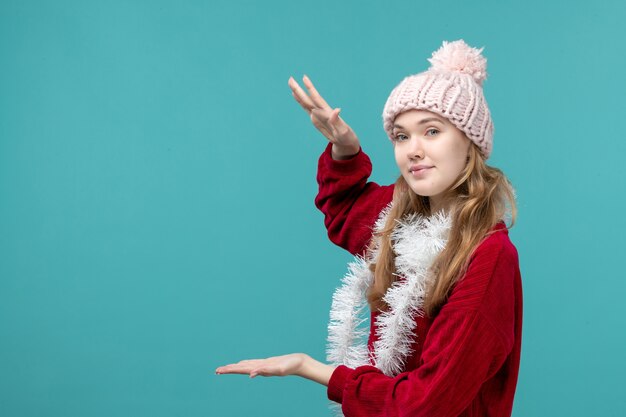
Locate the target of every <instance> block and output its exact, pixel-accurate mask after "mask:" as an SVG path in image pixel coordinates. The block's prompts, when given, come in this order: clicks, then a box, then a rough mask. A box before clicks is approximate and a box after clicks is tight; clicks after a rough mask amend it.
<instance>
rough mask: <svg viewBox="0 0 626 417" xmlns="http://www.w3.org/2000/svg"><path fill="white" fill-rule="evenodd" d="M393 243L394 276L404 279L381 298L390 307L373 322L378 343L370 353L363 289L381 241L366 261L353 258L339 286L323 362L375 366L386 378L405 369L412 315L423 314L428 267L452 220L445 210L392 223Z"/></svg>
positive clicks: (370, 278)
mask: <svg viewBox="0 0 626 417" xmlns="http://www.w3.org/2000/svg"><path fill="white" fill-rule="evenodd" d="M390 209H391V203H390V204H389V205H388V206H387V207H385V208H384V209H383V210H382V211H381V213H380V215H379V217H378V220H377V221H376V223H375V225H374V230H375V231H376V232H380V231H381V230H382V229H383V227H384V225H385V222H386V220H387V216H388V215H389V212H390ZM396 222H397V224H396V226H395V227H394V230H393V231H392V235H391V239H392V242H393V243H392V245H393V249H394V252H395V253H396V259H395V267H396V274H397V275H398V276H399V277H401V278H403V279H399V280H397V281H396V282H394V283H393V284H392V286H391V287H389V289H388V290H387V292H386V293H385V295H384V297H383V300H384V301H385V302H386V303H387V304H388V305H389V309H388V311H386V312H383V313H381V314H380V315H378V317H377V319H376V323H375V324H376V327H375V329H376V334H377V335H378V340H377V341H376V342H375V343H374V349H373V352H371V353H370V352H369V351H368V347H367V335H368V328H367V327H364V326H362V325H363V323H364V322H365V321H367V320H368V317H367V316H366V314H369V306H368V303H367V299H366V291H367V289H368V287H369V286H370V285H371V284H372V282H373V280H374V274H373V273H372V272H371V271H370V269H369V265H370V263H371V262H373V261H375V260H376V259H377V257H378V251H379V245H380V242H379V239H378V238H377V237H376V236H375V237H374V239H375V240H374V242H372V243H373V244H374V245H373V247H372V250H371V251H368V253H367V254H366V255H365V258H363V257H361V256H359V255H357V256H355V259H354V260H353V261H352V262H350V263H349V264H348V272H347V273H346V275H345V276H344V277H343V279H342V285H341V286H340V287H338V288H337V290H336V291H335V293H334V295H333V301H332V306H331V311H330V322H329V324H328V345H327V350H326V353H327V361H328V362H330V363H332V364H334V365H342V364H343V365H346V366H348V367H350V368H356V367H358V366H361V365H371V364H373V365H374V366H376V367H377V368H378V369H380V370H381V371H382V372H383V373H384V374H385V375H387V376H395V375H397V374H399V373H400V372H402V370H403V369H404V365H405V361H406V359H407V357H408V356H409V355H410V354H411V344H412V342H413V340H414V338H415V332H414V330H415V316H416V315H422V314H423V310H422V304H423V301H424V296H425V294H426V290H427V288H428V287H429V285H430V284H431V283H432V277H431V275H432V274H430V272H429V268H430V266H431V265H432V262H433V261H434V259H435V257H436V256H437V255H438V254H439V252H441V250H442V249H443V248H444V247H445V244H446V242H447V239H448V234H449V231H450V227H451V223H452V219H451V217H450V216H449V214H445V213H444V212H443V211H441V212H438V213H435V214H434V215H432V216H430V217H424V216H422V215H418V214H413V215H408V216H406V217H404V218H403V219H400V220H396Z"/></svg>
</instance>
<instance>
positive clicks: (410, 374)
mask: <svg viewBox="0 0 626 417" xmlns="http://www.w3.org/2000/svg"><path fill="white" fill-rule="evenodd" d="M330 151H331V144H329V145H328V147H327V148H326V150H325V151H324V153H323V154H322V155H321V157H320V159H319V165H318V174H317V181H318V184H319V193H318V195H317V197H316V198H315V204H316V206H317V207H318V208H319V209H320V210H321V211H322V212H323V213H324V216H325V219H324V223H325V225H326V228H327V229H328V235H329V237H330V240H331V241H332V242H334V243H335V244H337V245H339V246H341V247H343V248H345V249H347V250H348V251H350V252H351V253H352V254H357V253H363V251H364V250H365V246H366V244H367V243H368V242H369V240H370V239H371V237H372V232H371V230H372V229H371V228H372V226H373V223H374V221H375V220H376V218H377V217H378V215H379V213H380V211H381V210H382V208H383V207H384V206H386V205H387V204H388V203H389V202H390V201H391V198H392V193H393V185H388V186H380V185H378V184H376V183H373V182H367V179H368V178H369V176H370V174H371V170H372V165H371V162H370V159H369V158H368V157H367V155H366V154H365V153H364V152H363V151H362V150H360V151H359V153H358V154H357V155H356V156H355V157H353V158H351V159H349V160H342V161H336V160H333V159H332V157H331V153H330ZM494 229H495V230H497V231H496V232H495V233H493V234H491V235H490V236H488V237H487V238H486V239H485V240H484V241H483V242H482V243H481V244H480V246H479V247H478V248H477V249H476V251H475V252H474V254H473V255H472V258H471V259H470V265H469V268H468V271H467V273H466V274H465V275H464V276H463V278H462V279H461V280H459V281H458V282H457V284H456V285H455V286H454V287H453V289H452V291H451V293H450V295H449V297H448V301H447V302H446V303H445V304H444V305H443V306H442V308H441V309H440V311H439V313H438V314H437V315H436V316H435V317H432V318H431V317H422V318H420V317H417V318H416V320H417V323H416V336H417V337H416V338H415V342H414V344H413V351H414V353H413V354H412V355H411V356H409V358H408V360H407V363H406V367H405V370H404V372H402V373H400V374H399V375H397V376H395V377H388V376H386V375H384V374H383V373H382V372H381V371H380V370H379V369H377V368H375V367H374V366H370V365H365V366H360V367H358V368H356V369H352V368H348V367H346V366H344V365H340V366H338V367H337V368H336V369H335V371H334V372H333V374H332V376H331V378H330V381H329V382H328V398H329V399H331V400H333V401H336V402H338V403H341V404H342V410H343V413H344V415H345V416H346V417H361V416H363V417H365V416H367V417H374V416H388V417H392V416H394V417H395V416H406V417H408V416H412V417H418V416H424V417H457V416H463V417H470V416H471V417H491V416H498V417H502V416H510V415H511V411H512V408H513V398H514V395H515V387H516V384H517V376H518V370H519V363H520V349H521V341H522V339H521V337H522V283H521V276H520V270H519V261H518V255H517V250H516V249H515V246H513V244H512V243H511V241H510V240H509V236H508V231H507V229H506V227H505V225H504V223H503V222H500V223H498V224H497V225H496V226H494ZM376 316H377V313H376V312H373V313H372V314H371V320H370V323H371V325H372V326H373V323H375V320H376ZM371 330H373V329H371ZM376 337H377V336H376V334H375V332H373V331H370V337H369V342H368V345H369V349H370V351H371V350H372V349H373V343H374V341H375V340H376Z"/></svg>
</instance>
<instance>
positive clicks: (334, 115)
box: [328, 107, 341, 124]
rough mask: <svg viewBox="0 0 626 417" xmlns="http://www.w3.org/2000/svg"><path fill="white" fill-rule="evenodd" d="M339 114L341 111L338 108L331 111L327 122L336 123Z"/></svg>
mask: <svg viewBox="0 0 626 417" xmlns="http://www.w3.org/2000/svg"><path fill="white" fill-rule="evenodd" d="M340 112H341V109H340V108H339V107H337V108H336V109H333V112H332V113H331V114H330V117H329V118H328V121H329V122H330V123H331V124H335V123H337V121H338V120H339V113H340Z"/></svg>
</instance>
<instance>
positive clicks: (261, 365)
mask: <svg viewBox="0 0 626 417" xmlns="http://www.w3.org/2000/svg"><path fill="white" fill-rule="evenodd" d="M307 357H308V355H306V354H304V353H291V354H289V355H282V356H273V357H271V358H267V359H248V360H244V361H241V362H238V363H233V364H230V365H225V366H220V367H219V368H217V369H216V370H215V373H216V374H249V375H250V378H254V377H255V376H257V375H261V376H287V375H300V372H301V370H302V367H303V365H304V362H305V360H306V359H307ZM300 376H302V375H300Z"/></svg>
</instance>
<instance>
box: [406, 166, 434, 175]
mask: <svg viewBox="0 0 626 417" xmlns="http://www.w3.org/2000/svg"><path fill="white" fill-rule="evenodd" d="M429 168H432V166H431V165H412V166H410V167H409V172H410V173H412V174H413V173H418V172H422V171H425V170H427V169H429Z"/></svg>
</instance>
